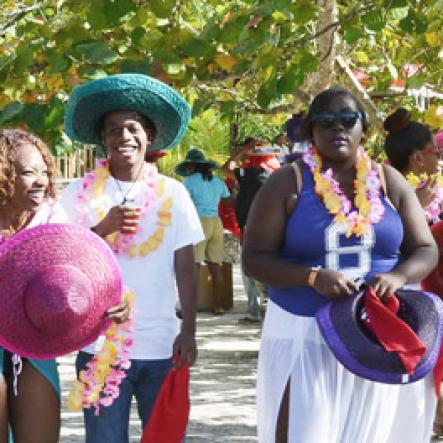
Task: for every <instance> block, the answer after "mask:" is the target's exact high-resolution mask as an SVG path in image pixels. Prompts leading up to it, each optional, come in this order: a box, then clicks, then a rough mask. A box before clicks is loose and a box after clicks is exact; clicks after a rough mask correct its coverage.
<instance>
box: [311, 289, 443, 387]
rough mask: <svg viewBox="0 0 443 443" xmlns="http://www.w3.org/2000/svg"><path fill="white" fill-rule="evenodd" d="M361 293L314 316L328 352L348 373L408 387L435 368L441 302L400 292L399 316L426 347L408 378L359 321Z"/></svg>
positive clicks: (442, 322)
mask: <svg viewBox="0 0 443 443" xmlns="http://www.w3.org/2000/svg"><path fill="white" fill-rule="evenodd" d="M363 294H364V292H360V293H359V294H357V295H356V296H353V297H347V298H344V299H341V300H335V301H332V302H329V303H328V304H326V305H324V306H322V307H321V308H320V309H319V310H318V312H317V315H316V317H317V324H318V326H319V329H320V332H321V334H322V336H323V339H324V340H325V342H326V344H327V345H328V347H329V349H330V350H331V352H332V353H333V354H334V355H335V357H336V358H337V360H338V361H339V362H340V363H341V364H342V365H343V366H344V367H345V368H346V369H347V370H348V371H350V372H352V373H353V374H355V375H358V376H359V377H362V378H366V379H368V380H372V381H376V382H380V383H388V384H404V383H411V382H414V381H416V380H419V379H421V378H423V377H425V376H426V375H427V374H428V373H429V372H430V371H431V370H432V369H433V367H434V366H435V363H436V361H437V358H438V354H439V352H440V343H441V334H442V328H443V302H442V301H441V300H440V298H439V297H437V296H436V295H435V294H433V293H431V292H422V291H415V290H408V289H404V290H399V291H397V292H396V293H395V295H396V297H397V299H398V300H399V302H400V309H399V312H398V316H399V317H400V318H401V319H402V320H403V321H405V322H406V323H407V324H408V325H409V326H410V327H411V328H412V329H413V330H414V332H415V333H416V335H417V336H418V337H419V338H420V340H421V341H422V342H423V343H424V345H425V346H426V352H425V354H424V355H423V358H422V360H421V361H420V363H419V364H418V365H417V367H416V368H415V371H414V372H413V373H412V374H407V373H406V370H405V368H404V366H403V364H402V363H401V360H400V358H399V357H398V356H397V354H396V353H393V352H387V351H385V350H384V349H383V347H382V346H381V345H380V344H379V343H378V341H377V339H376V338H375V336H373V335H372V333H371V332H370V331H369V330H368V329H367V328H366V326H364V324H363V323H362V321H361V320H360V313H361V311H362V308H363V305H364V301H363Z"/></svg>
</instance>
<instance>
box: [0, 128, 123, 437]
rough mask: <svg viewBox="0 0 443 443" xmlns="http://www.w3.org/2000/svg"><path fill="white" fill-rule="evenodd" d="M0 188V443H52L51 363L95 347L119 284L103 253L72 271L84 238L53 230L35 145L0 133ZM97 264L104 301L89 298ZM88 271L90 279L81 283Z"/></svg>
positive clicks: (44, 166) (45, 169)
mask: <svg viewBox="0 0 443 443" xmlns="http://www.w3.org/2000/svg"><path fill="white" fill-rule="evenodd" d="M0 183H1V192H0V303H1V306H2V321H1V322H0V441H1V442H6V441H8V433H9V438H12V437H13V438H14V440H15V441H16V442H27V443H28V442H29V443H55V442H58V439H59V431H60V384H59V379H58V373H57V366H56V362H55V359H54V357H56V356H58V355H62V354H65V353H68V352H70V351H73V350H77V349H79V348H80V347H81V346H83V345H84V344H85V343H90V342H91V341H92V340H94V339H95V337H96V336H97V335H98V334H99V332H100V331H101V328H102V327H103V326H105V325H106V324H107V322H106V319H105V320H103V314H106V310H107V309H108V308H109V307H110V306H112V305H114V304H116V303H117V302H118V299H119V295H120V294H119V291H120V290H121V281H120V279H119V278H118V276H119V273H118V267H117V266H116V265H114V267H112V264H113V263H114V262H113V261H112V259H113V257H112V254H111V253H110V251H109V252H108V261H106V258H103V257H105V256H106V250H105V249H103V245H99V254H98V255H99V256H98V257H97V260H94V263H93V264H91V263H89V265H87V264H86V262H87V260H86V261H85V262H84V265H86V266H87V268H83V270H84V271H85V272H81V271H80V268H81V266H79V263H77V264H75V263H74V260H73V259H74V258H75V259H76V260H77V262H79V258H80V257H81V258H82V259H84V258H85V255H83V254H82V253H81V251H79V246H81V243H80V242H79V238H83V239H84V236H81V237H79V236H78V235H77V234H76V232H77V231H78V228H74V227H69V226H68V225H60V224H59V223H63V222H64V221H65V217H64V213H63V211H62V210H61V208H60V207H59V206H58V205H57V203H55V201H54V197H55V190H54V165H53V161H52V157H51V155H50V153H49V150H48V148H47V147H46V146H45V144H44V143H43V142H42V141H41V140H40V139H39V138H38V137H35V136H34V135H32V134H30V133H29V132H27V131H24V130H20V129H3V130H0ZM73 231H75V232H73ZM87 235H89V237H88V240H87V241H88V243H87V244H88V246H91V245H92V249H89V248H88V251H93V250H95V251H97V249H96V248H95V249H94V244H95V245H97V242H96V240H95V237H96V236H95V235H94V234H92V233H89V232H87ZM90 237H92V238H90ZM69 243H71V244H73V245H74V251H73V252H72V254H70V253H69V252H68V249H69V248H68V249H67V247H68V246H69ZM105 246H106V245H105ZM88 251H84V252H85V253H86V255H88V254H89V252H88ZM109 260H111V261H109ZM99 263H102V264H103V265H104V266H102V270H103V271H104V273H103V272H102V275H103V276H104V275H105V274H108V276H107V277H106V279H107V281H109V283H106V284H107V288H108V290H109V291H110V292H108V295H110V297H108V296H106V295H105V293H106V292H107V291H103V290H102V289H101V290H100V291H93V292H90V291H89V289H91V288H94V287H96V284H97V282H101V284H102V283H103V281H102V280H101V279H100V278H98V279H96V278H95V271H93V270H94V269H95V270H97V267H99V268H100V265H99ZM106 269H107V270H108V271H109V270H110V274H109V273H108V272H105V270H106ZM112 269H114V271H115V272H113V271H112ZM91 271H92V273H93V274H94V276H92V275H89V277H88V273H90V272H91ZM92 280H94V282H92ZM91 282H92V283H91ZM112 282H114V283H115V284H114V285H113V284H112ZM76 293H81V294H82V297H77V296H75V294H76ZM88 293H89V294H90V295H93V294H95V295H99V294H101V295H105V298H107V301H105V303H104V304H101V303H100V302H99V305H100V304H101V307H102V308H103V309H102V310H101V311H100V312H98V311H97V309H99V308H97V304H96V302H98V299H95V300H93V301H92V299H91V300H90V301H92V304H89V305H88V303H87V301H88V299H87V297H86V295H87V294H88ZM83 294H84V295H85V296H83ZM101 295H100V297H101ZM103 301H104V299H103ZM91 306H92V309H90V307H91ZM91 311H95V312H96V314H95V320H92V316H91ZM91 320H92V321H91ZM73 321H74V323H75V322H77V323H76V324H75V325H74V324H72V322H73ZM70 324H71V326H72V327H70V326H69V325H70ZM87 324H89V326H86V325H87ZM85 327H86V329H85ZM8 428H9V429H8Z"/></svg>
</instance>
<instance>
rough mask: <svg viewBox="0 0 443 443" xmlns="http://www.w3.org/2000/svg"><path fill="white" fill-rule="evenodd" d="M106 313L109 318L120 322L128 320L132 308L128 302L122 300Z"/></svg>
mask: <svg viewBox="0 0 443 443" xmlns="http://www.w3.org/2000/svg"><path fill="white" fill-rule="evenodd" d="M106 313H107V316H108V318H109V319H111V320H113V321H115V322H116V323H119V324H120V323H124V322H125V321H127V320H128V318H129V315H130V314H131V309H130V307H129V303H128V302H126V301H122V302H121V303H119V304H118V305H115V306H113V307H112V308H109V309H108V310H107V311H106Z"/></svg>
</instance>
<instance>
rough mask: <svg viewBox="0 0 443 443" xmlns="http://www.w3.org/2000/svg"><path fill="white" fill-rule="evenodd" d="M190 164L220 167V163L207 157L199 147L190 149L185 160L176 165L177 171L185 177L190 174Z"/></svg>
mask: <svg viewBox="0 0 443 443" xmlns="http://www.w3.org/2000/svg"><path fill="white" fill-rule="evenodd" d="M190 165H207V166H210V167H211V168H213V169H216V168H218V164H217V163H215V162H214V161H212V160H209V159H207V158H206V157H205V153H204V152H203V151H202V150H201V149H198V148H192V149H190V150H189V151H188V152H187V154H186V158H185V160H184V161H182V162H181V163H179V164H178V165H177V166H176V167H175V173H176V174H178V175H181V176H183V177H185V176H187V175H189V172H188V166H190Z"/></svg>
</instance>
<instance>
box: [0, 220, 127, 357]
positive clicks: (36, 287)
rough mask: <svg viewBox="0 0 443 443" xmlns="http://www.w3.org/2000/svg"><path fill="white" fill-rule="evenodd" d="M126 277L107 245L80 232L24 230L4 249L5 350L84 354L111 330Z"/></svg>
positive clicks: (0, 265)
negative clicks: (109, 315)
mask: <svg viewBox="0 0 443 443" xmlns="http://www.w3.org/2000/svg"><path fill="white" fill-rule="evenodd" d="M121 295H122V277H121V272H120V269H119V266H118V264H117V261H116V259H115V257H114V254H113V253H112V251H111V250H110V248H109V247H108V245H107V244H106V242H105V241H104V240H102V239H101V238H100V237H98V236H97V235H95V234H94V233H93V232H91V231H90V230H88V229H86V228H83V227H81V226H74V225H66V224H46V225H40V226H37V227H35V228H30V229H25V230H23V231H20V232H19V233H17V234H16V235H14V236H13V237H12V238H11V239H10V240H8V241H6V242H5V243H4V244H3V245H2V246H1V247H0V306H1V314H0V315H1V320H0V346H2V347H4V348H5V349H7V350H8V351H10V352H13V353H16V354H19V355H20V356H22V357H27V358H35V359H49V358H54V357H57V356H60V355H64V354H67V353H69V352H72V351H76V350H78V349H81V348H83V347H85V346H87V345H89V344H90V343H92V342H93V341H94V340H96V339H97V337H98V336H99V335H100V334H101V333H102V332H103V331H104V330H105V329H106V328H107V327H108V326H109V325H110V320H109V319H108V318H107V316H106V311H107V310H108V309H109V308H110V307H111V306H114V305H116V304H118V303H119V301H120V300H121Z"/></svg>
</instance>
